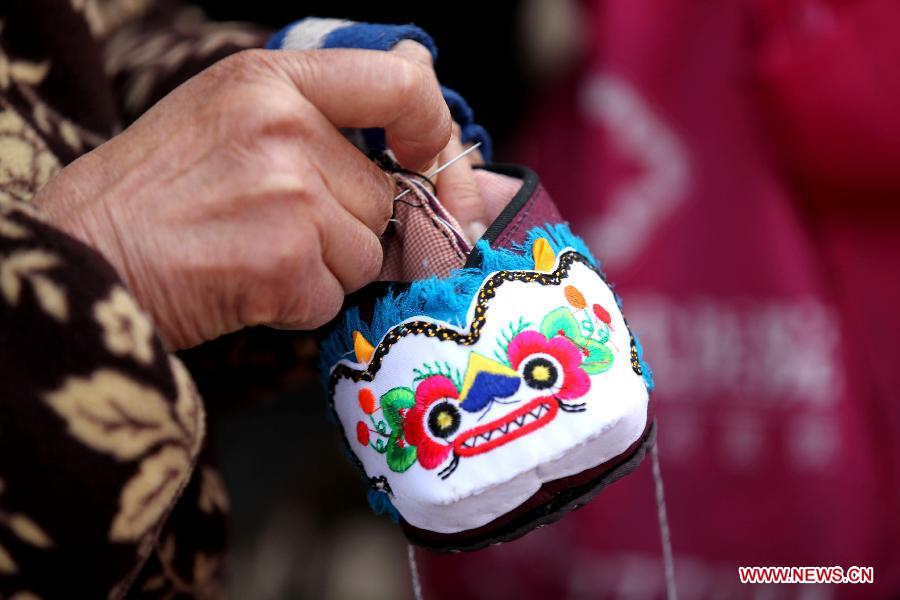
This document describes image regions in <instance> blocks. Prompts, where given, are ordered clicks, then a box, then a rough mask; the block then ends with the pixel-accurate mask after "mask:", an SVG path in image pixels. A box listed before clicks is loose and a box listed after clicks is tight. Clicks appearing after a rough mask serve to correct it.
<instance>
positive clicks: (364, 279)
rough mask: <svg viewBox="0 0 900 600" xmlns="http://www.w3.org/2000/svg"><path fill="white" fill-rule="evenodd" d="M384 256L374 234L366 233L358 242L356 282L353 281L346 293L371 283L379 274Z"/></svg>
mask: <svg viewBox="0 0 900 600" xmlns="http://www.w3.org/2000/svg"><path fill="white" fill-rule="evenodd" d="M383 258H384V256H383V254H382V250H381V242H380V241H379V240H378V238H377V237H376V236H375V235H374V234H370V233H367V234H366V235H365V236H364V237H363V238H362V239H361V240H360V241H359V265H358V267H359V273H358V278H357V280H355V281H353V282H352V283H351V285H350V286H349V287H351V288H352V289H348V290H347V291H348V292H353V291H356V290H358V289H359V288H361V287H362V286H364V285H366V284H368V283H370V282H372V281H374V280H375V278H376V277H378V274H379V273H381V264H382V260H383Z"/></svg>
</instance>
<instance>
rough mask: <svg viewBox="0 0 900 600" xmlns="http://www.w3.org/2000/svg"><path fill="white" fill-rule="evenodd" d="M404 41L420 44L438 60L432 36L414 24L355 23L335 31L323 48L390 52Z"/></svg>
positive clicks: (330, 34) (326, 39)
mask: <svg viewBox="0 0 900 600" xmlns="http://www.w3.org/2000/svg"><path fill="white" fill-rule="evenodd" d="M403 40H413V41H414V42H419V43H420V44H422V45H423V46H425V47H426V48H428V51H429V52H431V57H432V58H433V59H435V60H437V46H436V45H435V44H434V40H433V39H431V36H430V35H428V34H427V33H425V31H423V30H422V29H420V28H418V27H416V26H415V25H413V24H412V23H408V24H406V25H380V24H377V23H355V24H353V25H349V26H347V27H341V28H340V29H335V30H334V31H332V32H331V33H329V34H328V35H327V36H325V42H324V44H322V47H323V48H363V49H365V50H390V49H391V48H393V47H394V46H396V45H397V44H399V43H400V42H402V41H403Z"/></svg>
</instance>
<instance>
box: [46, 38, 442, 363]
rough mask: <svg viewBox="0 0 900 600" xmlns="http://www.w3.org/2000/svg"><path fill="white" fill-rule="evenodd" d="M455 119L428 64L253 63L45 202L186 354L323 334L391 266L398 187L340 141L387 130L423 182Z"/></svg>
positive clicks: (215, 82)
mask: <svg viewBox="0 0 900 600" xmlns="http://www.w3.org/2000/svg"><path fill="white" fill-rule="evenodd" d="M451 126H452V124H451V120H450V115H449V111H448V109H447V106H446V104H445V103H444V101H443V98H442V97H441V93H440V89H439V86H438V84H437V81H436V78H435V76H434V72H433V70H432V68H431V59H430V56H429V55H428V53H427V51H425V50H424V49H423V48H421V47H418V46H417V45H415V44H414V43H412V42H403V43H401V44H400V45H398V46H397V48H396V49H395V51H394V52H390V53H382V52H370V51H363V50H314V51H304V52H291V51H264V50H250V51H245V52H242V53H239V54H236V55H234V56H232V57H229V58H227V59H225V60H223V61H221V62H219V63H217V64H216V65H214V66H212V67H211V68H209V69H207V70H206V71H204V72H203V73H201V74H199V75H197V76H196V77H194V78H193V79H191V80H190V81H188V82H186V83H184V84H183V85H182V86H180V87H179V88H177V89H176V90H174V91H173V92H172V93H171V94H169V95H168V96H167V97H166V98H164V99H163V100H161V101H160V102H159V103H158V104H157V105H156V106H154V107H153V108H152V109H151V110H149V111H148V112H147V113H146V114H145V115H144V116H143V117H141V119H139V120H138V121H137V122H135V123H134V124H133V125H132V126H131V127H129V128H128V129H127V130H126V131H124V132H123V133H122V134H120V135H118V136H116V137H115V138H113V139H112V140H110V141H109V142H107V143H106V144H104V145H102V146H101V147H99V148H97V149H96V150H94V151H92V152H90V153H88V154H86V155H85V156H83V157H81V158H80V159H79V160H77V161H76V162H74V163H72V164H71V165H69V166H68V167H66V168H65V169H64V170H63V171H62V172H61V173H60V174H59V175H58V176H57V177H55V178H54V179H53V180H52V181H51V182H50V183H49V184H48V185H47V186H46V187H45V188H44V189H43V190H42V191H41V192H40V193H39V195H38V197H37V198H36V199H35V201H36V202H37V203H38V204H39V205H41V206H42V207H43V208H44V209H45V210H46V211H47V213H48V214H49V215H50V217H51V219H52V220H53V221H54V223H55V224H56V225H57V226H58V227H60V228H61V229H63V230H65V231H67V232H69V233H70V234H72V235H73V236H75V237H77V238H79V239H81V240H82V241H84V242H86V243H87V244H89V245H91V246H93V247H94V248H96V249H97V250H99V251H100V252H101V253H102V254H103V255H104V256H105V257H106V258H107V259H108V260H109V261H110V262H111V263H112V265H113V266H114V267H115V268H116V270H117V271H118V272H119V274H120V275H121V277H122V278H123V279H124V280H125V282H126V283H127V285H128V286H129V287H130V289H131V290H132V292H133V293H134V294H135V296H136V297H137V299H138V301H139V302H140V303H141V304H142V306H143V307H144V308H145V309H146V310H147V311H148V312H150V313H151V315H152V317H153V319H154V321H155V322H156V324H157V326H158V327H159V329H160V332H161V334H162V336H163V338H164V339H165V341H166V342H167V343H168V345H169V346H170V347H172V348H185V347H189V346H192V345H195V344H198V343H200V342H202V341H205V340H209V339H213V338H215V337H217V336H219V335H222V334H224V333H227V332H229V331H234V330H237V329H240V328H242V327H245V326H250V325H257V324H268V325H273V326H277V327H289V328H302V329H305V328H313V327H316V326H318V325H321V324H323V323H325V322H327V321H328V320H329V319H331V318H332V317H333V316H334V315H335V314H336V313H337V311H338V310H339V308H340V306H341V303H342V301H343V297H344V294H345V292H349V291H353V290H355V289H357V288H359V287H361V286H363V285H365V284H366V283H368V282H369V281H371V280H372V279H373V278H374V277H375V276H376V275H377V274H378V272H379V270H380V267H381V256H382V253H381V246H380V243H379V240H378V235H379V234H381V233H382V232H383V231H384V229H385V227H386V225H387V222H388V219H389V218H390V216H391V213H392V208H393V206H392V199H393V196H394V194H395V190H394V186H393V184H392V182H391V179H390V178H389V177H388V176H387V175H386V174H384V173H383V172H382V171H380V170H379V169H378V168H377V167H376V166H375V165H374V164H373V163H372V162H371V161H369V160H368V159H367V158H366V157H365V156H363V154H362V153H360V152H359V151H358V150H357V149H356V148H354V147H353V146H352V145H351V144H350V143H349V142H348V141H347V140H345V139H344V137H343V136H342V135H341V134H340V132H339V130H338V128H341V127H359V128H364V127H382V128H384V129H385V130H386V133H387V140H388V145H389V147H390V148H391V149H392V150H393V151H394V153H395V155H396V157H397V159H398V160H399V162H400V163H401V164H403V165H404V166H406V167H408V168H411V169H417V170H424V169H426V168H427V167H428V165H430V164H432V163H433V161H434V160H435V157H436V156H437V155H438V154H439V153H440V152H441V151H442V149H444V148H445V147H446V145H447V143H448V140H449V138H450V133H451Z"/></svg>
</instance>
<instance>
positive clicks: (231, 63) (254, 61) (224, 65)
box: [213, 48, 265, 74]
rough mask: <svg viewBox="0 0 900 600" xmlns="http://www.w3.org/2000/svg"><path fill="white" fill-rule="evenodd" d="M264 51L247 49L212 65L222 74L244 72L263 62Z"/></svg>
mask: <svg viewBox="0 0 900 600" xmlns="http://www.w3.org/2000/svg"><path fill="white" fill-rule="evenodd" d="M264 53H265V51H263V50H260V49H258V48H249V49H246V50H241V51H239V52H235V53H234V54H230V55H228V56H226V57H225V58H223V59H222V60H220V61H218V62H217V63H216V64H215V65H213V68H214V69H218V70H219V71H221V72H222V74H234V73H241V72H245V71H247V70H249V69H251V68H254V67H255V66H257V65H259V64H260V63H261V62H262V61H263V55H264Z"/></svg>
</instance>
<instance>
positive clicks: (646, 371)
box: [631, 331, 655, 392]
mask: <svg viewBox="0 0 900 600" xmlns="http://www.w3.org/2000/svg"><path fill="white" fill-rule="evenodd" d="M631 336H632V337H633V338H634V348H635V350H637V355H638V364H640V365H641V373H643V375H642V377H643V378H644V385H646V386H647V391H648V392H652V391H653V388H654V387H655V384H654V383H653V371H652V370H651V369H650V365H648V364H647V361H645V360H644V347H643V346H641V341H640V340H639V339H638V336H637V335H636V334H635V333H634V332H633V331H632V332H631Z"/></svg>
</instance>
